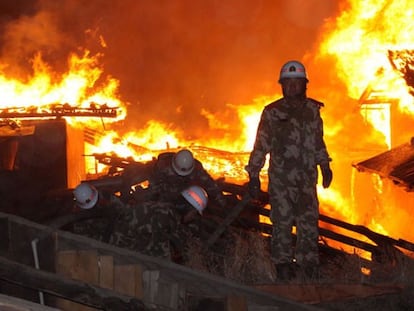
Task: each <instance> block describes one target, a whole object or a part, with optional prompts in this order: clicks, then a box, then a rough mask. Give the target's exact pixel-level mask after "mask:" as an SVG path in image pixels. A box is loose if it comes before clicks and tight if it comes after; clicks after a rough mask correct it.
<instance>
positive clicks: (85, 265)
mask: <svg viewBox="0 0 414 311" xmlns="http://www.w3.org/2000/svg"><path fill="white" fill-rule="evenodd" d="M56 273H57V274H60V275H63V276H65V277H69V278H72V279H76V280H80V281H84V282H86V283H90V284H94V285H97V284H99V270H98V253H97V252H96V251H90V250H88V251H78V250H74V251H61V252H57V254H56ZM56 306H57V307H58V308H61V309H63V310H72V311H91V310H94V308H90V307H87V306H84V305H80V304H78V303H75V302H72V301H68V300H65V299H57V300H56Z"/></svg>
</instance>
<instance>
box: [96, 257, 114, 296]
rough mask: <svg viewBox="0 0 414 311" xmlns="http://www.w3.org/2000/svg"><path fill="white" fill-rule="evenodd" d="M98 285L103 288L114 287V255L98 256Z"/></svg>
mask: <svg viewBox="0 0 414 311" xmlns="http://www.w3.org/2000/svg"><path fill="white" fill-rule="evenodd" d="M98 260H99V261H98V267H99V284H98V285H99V286H101V287H103V288H109V289H113V288H114V257H112V256H99V257H98Z"/></svg>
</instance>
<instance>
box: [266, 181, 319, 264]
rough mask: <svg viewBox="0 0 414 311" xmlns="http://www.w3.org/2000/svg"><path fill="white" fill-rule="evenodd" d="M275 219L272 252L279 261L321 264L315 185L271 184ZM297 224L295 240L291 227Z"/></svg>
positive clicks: (270, 198) (272, 218)
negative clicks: (282, 185)
mask: <svg viewBox="0 0 414 311" xmlns="http://www.w3.org/2000/svg"><path fill="white" fill-rule="evenodd" d="M269 202H270V206H271V211H270V220H271V221H272V238H271V255H272V260H273V261H274V262H275V263H276V264H281V263H291V262H292V261H293V260H294V259H296V263H298V264H299V265H308V264H316V265H317V264H319V251H318V238H319V230H318V218H319V202H318V198H317V193H316V186H315V185H314V186H307V187H289V186H285V187H281V186H280V185H275V184H269ZM293 226H296V243H294V240H293V235H292V228H293Z"/></svg>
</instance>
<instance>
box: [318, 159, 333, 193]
mask: <svg viewBox="0 0 414 311" xmlns="http://www.w3.org/2000/svg"><path fill="white" fill-rule="evenodd" d="M321 172H322V186H323V187H324V188H328V187H329V186H330V185H331V182H332V177H333V174H332V170H331V168H330V167H329V164H324V165H321Z"/></svg>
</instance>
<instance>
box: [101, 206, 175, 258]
mask: <svg viewBox="0 0 414 311" xmlns="http://www.w3.org/2000/svg"><path fill="white" fill-rule="evenodd" d="M114 221H115V224H114V227H113V232H112V235H111V237H110V240H109V243H110V244H114V245H116V246H119V247H123V248H128V249H131V250H134V251H138V252H141V253H144V254H146V255H150V256H154V257H160V258H165V259H171V244H177V243H178V244H180V239H179V236H178V235H177V221H176V217H175V215H174V213H173V209H172V204H171V203H167V202H154V201H148V202H143V203H137V204H136V205H134V206H130V207H125V208H123V209H122V210H120V212H119V214H118V216H117V218H116V219H115V220H114Z"/></svg>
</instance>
